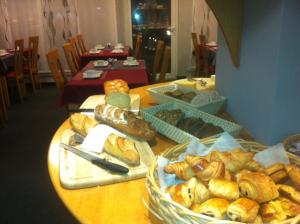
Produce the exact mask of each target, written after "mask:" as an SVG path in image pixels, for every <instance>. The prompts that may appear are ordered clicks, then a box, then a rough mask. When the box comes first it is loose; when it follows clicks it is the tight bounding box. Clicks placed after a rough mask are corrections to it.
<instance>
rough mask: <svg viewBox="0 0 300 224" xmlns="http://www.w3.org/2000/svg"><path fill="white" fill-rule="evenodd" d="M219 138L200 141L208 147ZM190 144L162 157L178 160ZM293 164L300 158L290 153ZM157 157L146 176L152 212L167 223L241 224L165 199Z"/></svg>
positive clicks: (288, 223) (254, 146) (287, 223)
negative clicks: (203, 213) (197, 211)
mask: <svg viewBox="0 0 300 224" xmlns="http://www.w3.org/2000/svg"><path fill="white" fill-rule="evenodd" d="M216 140H217V138H214V137H210V138H205V139H202V140H200V142H201V143H203V144H204V145H206V146H207V147H209V146H211V145H212V144H213V143H214V142H215V141H216ZM236 140H237V141H238V143H239V144H240V145H241V146H242V147H243V148H244V149H246V150H249V151H254V152H259V151H261V150H264V149H266V148H267V146H265V145H262V144H259V143H257V142H251V141H245V140H242V139H236ZM188 144H189V143H185V144H180V145H176V146H174V147H172V148H170V149H168V150H166V151H165V152H163V153H162V154H161V156H163V157H165V158H168V159H170V160H174V159H176V158H177V157H178V156H179V155H180V154H181V153H182V152H184V151H185V150H186V148H187V146H188ZM288 156H289V159H290V162H291V163H294V164H296V165H297V166H300V158H299V157H297V156H295V155H293V154H291V153H288ZM157 158H158V157H157V156H156V157H155V159H154V161H153V163H152V165H151V167H150V168H149V171H148V173H147V176H146V188H147V190H148V194H149V203H150V208H151V209H150V211H151V210H152V211H153V212H155V213H156V215H158V216H160V218H161V219H162V220H164V222H165V223H172V224H173V223H174V224H178V223H184V224H196V223H197V224H199V223H201V224H202V223H222V224H223V223H228V224H235V223H240V222H234V221H230V220H219V219H215V218H212V217H209V216H206V215H201V214H197V213H194V212H192V211H191V210H189V209H187V208H185V207H183V206H181V205H179V204H178V203H176V202H174V201H172V200H170V199H169V198H167V197H165V194H164V193H163V192H162V191H161V190H160V186H159V181H158V174H157ZM296 223H300V215H298V216H296V217H294V218H292V219H288V220H284V221H282V222H278V223H277V224H296Z"/></svg>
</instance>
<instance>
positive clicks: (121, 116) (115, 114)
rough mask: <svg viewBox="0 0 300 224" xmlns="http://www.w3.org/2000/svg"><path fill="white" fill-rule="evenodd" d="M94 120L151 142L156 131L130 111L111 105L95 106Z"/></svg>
mask: <svg viewBox="0 0 300 224" xmlns="http://www.w3.org/2000/svg"><path fill="white" fill-rule="evenodd" d="M95 118H96V120H98V121H101V122H104V123H106V124H108V125H110V126H112V127H113V128H116V129H118V130H119V131H121V132H124V133H125V134H128V135H131V136H133V137H135V138H137V139H141V140H144V141H151V140H153V139H154V138H155V135H156V131H155V129H154V128H153V127H152V126H151V124H150V123H149V122H147V121H145V120H144V119H143V118H141V117H138V116H137V115H135V114H134V113H132V112H130V111H125V110H123V109H121V108H118V107H115V106H111V105H105V104H102V105H97V106H96V108H95Z"/></svg>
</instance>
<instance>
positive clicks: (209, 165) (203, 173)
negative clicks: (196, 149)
mask: <svg viewBox="0 0 300 224" xmlns="http://www.w3.org/2000/svg"><path fill="white" fill-rule="evenodd" d="M185 160H186V161H187V163H188V164H189V165H190V166H191V168H192V170H193V171H194V173H195V174H196V176H197V177H198V178H199V179H200V180H201V181H204V182H208V181H209V180H210V179H212V178H224V175H225V166H224V163H223V162H221V161H212V162H208V161H207V160H206V159H203V158H200V159H199V158H195V157H194V156H186V157H185Z"/></svg>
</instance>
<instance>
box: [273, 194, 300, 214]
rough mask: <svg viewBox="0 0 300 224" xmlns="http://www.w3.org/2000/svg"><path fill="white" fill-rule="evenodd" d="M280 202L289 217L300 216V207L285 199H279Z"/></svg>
mask: <svg viewBox="0 0 300 224" xmlns="http://www.w3.org/2000/svg"><path fill="white" fill-rule="evenodd" d="M278 201H279V202H280V204H281V207H282V209H283V211H284V213H285V214H286V215H287V216H289V217H294V216H296V215H298V214H300V205H298V204H296V203H294V202H292V201H291V200H289V199H287V198H284V197H279V198H278Z"/></svg>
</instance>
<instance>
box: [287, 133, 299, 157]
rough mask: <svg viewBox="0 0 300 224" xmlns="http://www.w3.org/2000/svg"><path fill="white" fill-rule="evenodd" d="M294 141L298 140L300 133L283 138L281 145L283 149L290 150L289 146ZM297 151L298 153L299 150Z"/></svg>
mask: <svg viewBox="0 0 300 224" xmlns="http://www.w3.org/2000/svg"><path fill="white" fill-rule="evenodd" d="M295 142H300V134H295V135H291V136H289V137H287V138H286V139H284V140H283V145H284V148H285V150H286V151H290V148H291V147H292V146H293V144H294V143H295ZM297 153H298V155H300V154H299V152H297Z"/></svg>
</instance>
